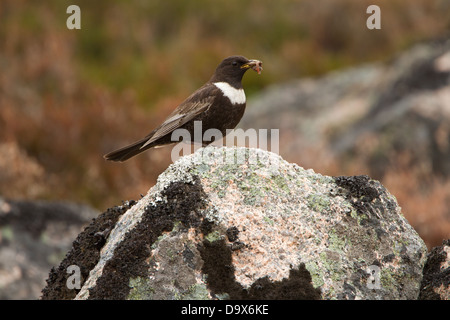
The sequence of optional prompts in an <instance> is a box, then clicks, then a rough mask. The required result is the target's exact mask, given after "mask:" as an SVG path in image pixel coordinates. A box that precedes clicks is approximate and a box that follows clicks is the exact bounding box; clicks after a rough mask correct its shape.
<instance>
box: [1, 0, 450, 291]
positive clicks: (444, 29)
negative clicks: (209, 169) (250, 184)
mask: <svg viewBox="0 0 450 320" xmlns="http://www.w3.org/2000/svg"><path fill="white" fill-rule="evenodd" d="M71 4H77V5H78V6H79V7H80V9H81V30H76V29H75V30H68V29H67V27H66V20H67V18H68V17H69V16H70V14H67V13H66V9H67V7H68V6H69V5H71ZM371 4H376V5H378V6H379V7H380V9H381V29H380V30H369V29H368V28H367V27H366V20H367V18H368V17H369V14H367V13H366V9H367V7H368V6H369V5H371ZM449 27H450V0H411V1H407V2H405V1H402V0H377V1H372V0H371V1H367V0H339V1H336V0H302V1H300V0H299V1H286V0H279V1H269V0H252V1H247V0H239V1H237V0H216V1H211V0H199V1H185V0H171V1H168V0H164V1H162V0H151V1H144V0H134V1H124V0H108V1H103V0H97V1H75V0H73V1H61V0H45V1H25V0H1V2H0V298H11V297H16V298H17V297H18V298H33V297H35V296H36V295H37V296H38V295H39V290H40V289H41V288H42V287H43V285H42V286H40V284H42V283H43V279H45V276H46V275H47V274H48V268H49V267H48V265H50V266H51V265H57V264H58V263H59V261H60V259H61V258H62V257H64V254H65V252H66V251H67V250H68V249H69V248H70V244H71V243H72V241H73V240H74V238H75V237H76V234H77V233H78V232H79V231H80V230H81V228H82V225H84V224H85V223H86V222H88V221H89V219H91V218H92V217H95V216H96V215H97V214H98V213H99V212H103V211H105V210H106V209H107V208H110V207H112V206H115V205H120V204H121V201H122V200H131V199H135V200H137V199H139V198H140V194H146V193H147V191H148V189H149V188H151V187H152V186H153V185H154V184H155V181H156V179H157V177H158V175H159V174H160V173H162V172H163V171H164V170H165V169H166V168H167V166H168V165H169V164H170V163H171V161H170V148H162V149H157V150H152V151H149V152H146V153H144V154H142V155H141V156H138V157H136V158H133V159H131V160H129V161H127V162H125V163H122V164H118V163H110V162H106V161H104V159H103V157H102V156H103V154H105V153H107V152H109V151H112V150H113V149H115V148H118V147H121V146H123V145H125V144H127V143H130V142H133V141H134V140H136V139H138V138H141V137H142V136H144V135H146V134H147V133H149V132H150V131H151V130H152V129H153V128H154V127H155V126H156V125H158V124H159V123H160V122H161V121H162V120H164V119H165V117H166V116H167V115H168V114H169V113H170V112H171V111H172V110H173V109H174V108H175V107H176V106H177V104H178V103H180V102H181V101H182V100H184V98H186V97H187V96H188V95H189V94H190V93H191V92H193V91H194V90H195V89H197V88H198V87H199V86H201V85H202V84H203V83H204V82H206V81H207V80H208V79H209V77H210V76H211V74H212V72H213V71H214V69H215V67H216V66H217V64H218V63H219V62H220V61H221V60H222V59H223V58H224V57H226V56H228V55H232V54H241V55H244V56H246V57H248V58H256V59H260V60H262V61H263V66H264V71H263V73H262V74H261V75H257V74H256V73H253V72H249V73H247V74H246V76H245V77H244V81H243V84H244V87H245V89H246V93H247V97H248V102H247V111H246V114H245V115H244V118H243V120H242V122H241V124H240V126H241V127H242V128H244V129H246V128H268V129H271V128H276V129H280V138H281V140H280V155H281V156H282V157H283V158H284V159H286V160H288V161H290V162H295V163H297V164H298V165H300V166H302V167H305V168H312V169H314V171H316V172H318V173H321V174H324V175H335V176H338V175H360V174H367V175H369V176H371V177H372V178H374V179H378V180H380V181H381V182H382V183H383V184H384V185H385V186H386V187H387V189H388V190H389V191H390V192H391V193H392V194H393V195H395V197H396V198H397V200H398V202H399V204H400V206H401V207H402V213H403V214H404V215H405V217H406V218H407V219H408V221H409V222H410V223H411V224H412V225H413V226H414V228H415V229H416V230H417V231H418V233H419V234H420V235H421V236H422V238H423V239H424V240H425V242H426V243H427V246H428V247H429V248H431V247H433V246H436V245H439V244H440V243H441V241H442V240H443V239H446V238H449V235H450V145H449V140H450V91H449V90H450V89H449V84H450V81H449V79H450V78H449V75H450V44H449V42H448V41H447V38H448V35H449V33H448V30H449ZM54 202H57V203H60V204H61V205H63V204H67V205H68V206H69V209H68V210H69V211H68V213H67V215H64V216H63V215H61V214H60V215H58V212H60V211H52V210H55V208H54V207H52V206H51V205H50V203H54ZM71 203H75V204H77V207H73V206H70V205H69V204H71ZM80 206H82V208H83V209H80V208H81V207H80ZM87 207H88V208H87ZM30 208H31V209H30ZM90 208H92V209H90ZM58 210H60V209H58ZM71 210H72V211H71ZM81 211H82V212H84V213H83V214H80V212H81ZM30 212H33V213H34V214H32V213H30ZM37 212H42V215H43V216H45V217H46V218H42V216H37V215H36V213H37ZM49 212H52V213H49ZM68 216H70V217H72V218H71V219H68V218H67V217H68ZM45 219H48V221H45ZM36 221H39V223H36ZM67 221H71V223H72V225H71V226H72V227H73V226H76V228H75V230H69V226H68V224H69V223H68V222H67ZM50 226H51V229H50ZM69 231H70V232H69ZM66 233H67V234H69V235H68V236H67V237H66V238H65V240H64V239H63V237H62V235H63V234H66ZM56 235H58V236H59V237H60V238H58V237H57V236H56ZM55 237H56V238H55ZM19 240H20V241H22V242H23V244H21V245H19V244H18V243H19V242H20V241H19ZM36 242H41V243H44V244H45V246H47V247H46V249H45V252H43V253H42V254H41V256H43V257H42V259H44V260H45V261H42V262H40V264H38V263H37V262H36V261H37V260H36V259H38V257H32V256H29V255H26V254H25V252H26V251H27V250H31V251H33V250H34V252H35V256H38V255H37V254H36V252H38V251H36V250H37V249H36V248H35V247H34V245H35V243H36ZM2 247H3V249H2ZM5 248H9V249H8V250H9V251H8V250H6V249H5ZM2 250H3V251H2ZM55 250H56V251H55ZM5 252H6V253H5ZM33 259H35V260H33ZM11 261H16V262H15V263H12V262H11ZM8 263H11V265H8ZM30 264H31V265H34V266H36V267H35V270H31V271H30V270H28V269H26V265H30ZM37 265H39V266H41V269H39V267H38V266H37ZM38 269H39V270H38ZM35 276H36V277H39V276H40V277H43V279H41V280H38V281H37V282H36V283H34V284H31V282H32V281H31V280H29V281H28V282H27V283H28V284H27V285H20V286H19V285H17V287H14V288H12V286H13V284H14V282H15V279H19V280H20V279H22V280H23V279H24V278H27V277H28V279H31V278H32V277H35ZM39 281H40V282H39ZM8 286H9V287H8ZM30 292H33V293H30ZM36 292H37V293H36ZM14 294H15V295H14Z"/></svg>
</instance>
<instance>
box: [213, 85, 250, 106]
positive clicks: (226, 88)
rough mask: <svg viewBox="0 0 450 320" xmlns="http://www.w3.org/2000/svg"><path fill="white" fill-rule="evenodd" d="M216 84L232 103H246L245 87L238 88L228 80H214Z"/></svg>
mask: <svg viewBox="0 0 450 320" xmlns="http://www.w3.org/2000/svg"><path fill="white" fill-rule="evenodd" d="M214 85H215V86H216V87H217V88H219V89H220V91H222V93H223V95H224V96H225V97H226V98H228V99H229V100H230V102H231V103H232V104H244V103H245V101H246V99H245V92H244V89H242V88H240V89H236V88H234V87H233V86H231V85H230V84H229V83H227V82H214Z"/></svg>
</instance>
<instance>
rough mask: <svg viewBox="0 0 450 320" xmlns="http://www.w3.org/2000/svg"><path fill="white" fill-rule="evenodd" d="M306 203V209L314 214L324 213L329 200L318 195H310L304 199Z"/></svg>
mask: <svg viewBox="0 0 450 320" xmlns="http://www.w3.org/2000/svg"><path fill="white" fill-rule="evenodd" d="M306 199H307V201H308V203H307V205H308V208H310V209H311V210H314V211H316V212H324V211H326V210H327V209H328V207H329V206H330V199H329V198H328V196H323V195H320V194H310V195H308V197H307V198H306Z"/></svg>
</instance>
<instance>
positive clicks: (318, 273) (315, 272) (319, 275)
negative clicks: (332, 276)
mask: <svg viewBox="0 0 450 320" xmlns="http://www.w3.org/2000/svg"><path fill="white" fill-rule="evenodd" d="M305 268H306V270H308V271H309V273H310V274H311V281H312V285H313V287H314V288H319V287H321V286H323V285H324V283H325V282H324V281H323V278H324V276H323V271H322V270H321V269H320V268H319V266H318V265H317V263H316V262H315V261H310V262H307V263H305Z"/></svg>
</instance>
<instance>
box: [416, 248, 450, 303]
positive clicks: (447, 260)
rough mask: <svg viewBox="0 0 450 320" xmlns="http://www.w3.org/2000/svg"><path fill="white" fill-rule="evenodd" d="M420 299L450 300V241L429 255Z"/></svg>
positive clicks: (434, 249)
mask: <svg viewBox="0 0 450 320" xmlns="http://www.w3.org/2000/svg"><path fill="white" fill-rule="evenodd" d="M419 299H421V300H450V240H446V241H443V242H442V246H439V247H435V248H433V249H432V250H431V252H430V253H429V254H428V259H427V262H426V264H425V268H424V270H423V280H422V286H421V288H420V296H419Z"/></svg>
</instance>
